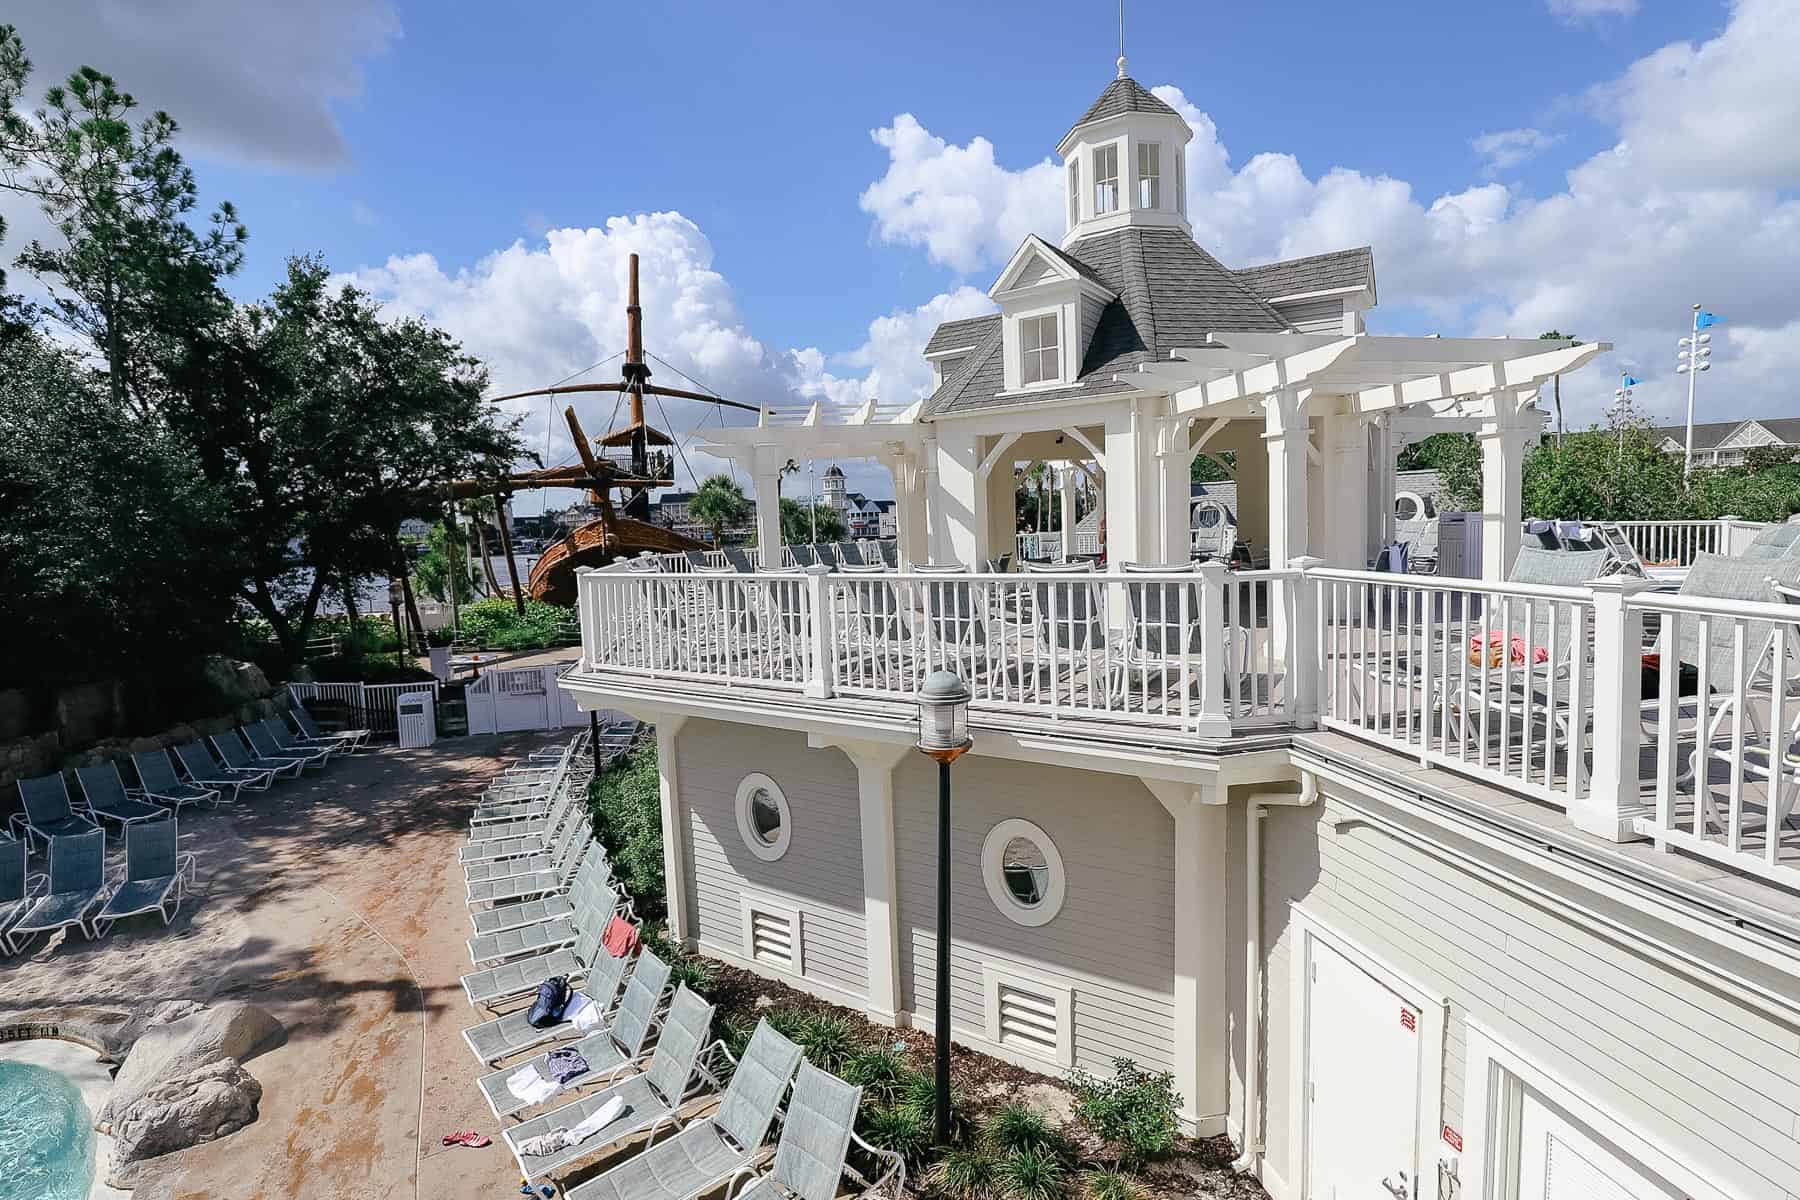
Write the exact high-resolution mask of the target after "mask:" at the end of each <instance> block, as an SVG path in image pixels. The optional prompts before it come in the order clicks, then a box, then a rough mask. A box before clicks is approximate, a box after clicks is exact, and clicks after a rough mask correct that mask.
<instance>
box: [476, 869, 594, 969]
mask: <svg viewBox="0 0 1800 1200" xmlns="http://www.w3.org/2000/svg"><path fill="white" fill-rule="evenodd" d="M596 896H601V897H611V899H610V900H606V901H605V903H607V904H610V905H614V906H616V905H617V903H618V896H617V893H616V892H614V890H613V888H612V871H611V869H610V868H609V867H608V866H607V864H606V860H605V859H604V858H602V857H601V856H599V855H589V856H588V857H587V858H584V859H582V861H581V866H579V867H577V868H576V870H575V881H574V882H573V883H572V884H571V885H570V887H569V895H568V897H567V898H566V905H567V908H566V910H562V909H559V910H558V911H557V912H556V913H555V915H553V916H546V917H544V918H542V919H540V920H535V921H534V920H525V921H518V922H509V923H507V924H506V925H504V926H502V925H499V924H497V923H496V924H494V925H493V927H492V928H490V929H489V930H487V931H486V932H482V933H477V934H476V935H475V936H474V937H472V938H470V939H469V943H468V944H469V961H470V962H472V963H474V964H475V965H476V966H478V967H479V966H483V965H485V964H487V963H492V962H503V961H505V960H507V959H509V958H520V957H523V956H524V955H527V954H542V953H545V952H546V951H549V950H554V949H556V948H557V947H558V946H572V945H574V944H575V941H576V939H577V938H578V937H579V931H578V930H577V929H576V928H575V922H574V919H573V918H574V916H575V912H576V907H577V903H578V902H579V903H580V904H581V905H583V906H585V907H586V908H587V909H588V911H590V912H592V911H595V910H596V907H597V906H596V904H595V900H594V897H596ZM509 907H518V906H509ZM499 911H501V910H498V909H489V910H488V912H489V913H493V912H499ZM480 915H482V916H487V915H488V913H482V914H480Z"/></svg>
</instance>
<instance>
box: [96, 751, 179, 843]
mask: <svg viewBox="0 0 1800 1200" xmlns="http://www.w3.org/2000/svg"><path fill="white" fill-rule="evenodd" d="M75 781H76V782H77V783H78V784H79V785H80V786H81V798H82V800H83V802H84V803H85V804H86V805H87V810H88V813H89V814H90V815H92V816H93V817H95V818H97V819H98V820H101V821H116V822H118V825H119V828H121V829H123V828H124V827H125V826H127V825H131V824H133V823H135V822H138V821H155V820H159V819H160V818H162V817H166V816H168V815H169V810H168V809H166V808H163V807H162V806H161V805H159V804H149V803H146V802H145V801H143V800H136V799H133V798H132V796H131V794H130V793H129V792H128V791H126V790H125V779H124V777H123V776H121V775H120V774H119V768H118V767H117V766H116V765H115V764H113V763H101V764H100V765H99V766H97V767H77V768H75Z"/></svg>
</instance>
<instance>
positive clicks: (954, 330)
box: [925, 313, 1000, 355]
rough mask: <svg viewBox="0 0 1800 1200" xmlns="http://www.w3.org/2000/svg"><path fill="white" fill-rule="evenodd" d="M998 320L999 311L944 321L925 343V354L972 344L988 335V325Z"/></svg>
mask: <svg viewBox="0 0 1800 1200" xmlns="http://www.w3.org/2000/svg"><path fill="white" fill-rule="evenodd" d="M999 322H1000V314H999V313H988V314H986V315H985V316H980V317H965V318H963V319H962V320H960V321H945V322H944V323H943V324H942V325H939V326H938V327H937V332H935V333H933V334H932V335H931V340H930V341H929V342H926V343H925V353H926V354H927V355H932V354H936V353H938V352H939V351H942V350H961V349H963V348H964V347H965V346H973V345H976V344H977V343H979V342H980V341H981V340H982V339H983V338H985V337H986V336H987V335H988V326H989V325H997V324H999Z"/></svg>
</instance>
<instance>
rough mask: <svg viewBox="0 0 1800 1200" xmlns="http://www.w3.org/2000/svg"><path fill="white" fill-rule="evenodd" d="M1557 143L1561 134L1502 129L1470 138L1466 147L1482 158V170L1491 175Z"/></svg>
mask: <svg viewBox="0 0 1800 1200" xmlns="http://www.w3.org/2000/svg"><path fill="white" fill-rule="evenodd" d="M1560 141H1562V135H1560V134H1549V133H1545V132H1543V131H1542V130H1541V129H1502V130H1500V131H1499V132H1498V133H1484V134H1482V135H1481V136H1480V137H1475V138H1470V139H1469V146H1470V147H1471V148H1472V149H1473V150H1474V151H1475V153H1477V154H1479V155H1480V156H1481V161H1482V167H1483V169H1484V170H1485V171H1486V172H1487V173H1488V174H1489V175H1493V174H1497V173H1498V172H1501V171H1505V170H1508V169H1510V168H1512V167H1516V166H1518V165H1519V164H1520V163H1522V162H1524V161H1526V160H1527V159H1530V158H1535V157H1536V156H1537V155H1539V154H1541V153H1543V152H1544V151H1545V150H1548V149H1549V148H1550V147H1551V146H1554V145H1556V143H1558V142H1560Z"/></svg>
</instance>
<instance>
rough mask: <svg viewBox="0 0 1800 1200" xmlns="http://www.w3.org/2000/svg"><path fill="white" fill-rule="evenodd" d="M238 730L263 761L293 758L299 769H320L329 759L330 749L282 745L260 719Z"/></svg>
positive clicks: (296, 773)
mask: <svg viewBox="0 0 1800 1200" xmlns="http://www.w3.org/2000/svg"><path fill="white" fill-rule="evenodd" d="M238 732H239V733H241V734H243V735H244V739H245V740H246V741H248V742H249V743H250V749H251V750H252V751H253V752H254V753H255V754H256V755H257V756H258V757H259V758H261V759H262V760H263V761H264V762H271V763H272V762H278V761H280V760H281V759H283V758H289V759H295V760H297V761H298V762H299V763H300V770H302V771H304V770H305V769H306V768H308V767H317V768H320V769H321V770H322V769H324V766H325V764H326V763H328V762H330V761H331V751H329V750H307V749H298V748H295V747H291V746H283V745H282V744H281V743H280V742H278V741H276V740H275V737H274V735H273V734H271V733H270V732H269V731H268V729H267V727H265V726H264V725H263V723H262V722H260V721H253V722H251V723H250V724H248V725H241V726H239V727H238ZM226 761H230V760H229V759H228V760H226ZM298 774H299V772H298V771H297V772H295V775H296V776H298Z"/></svg>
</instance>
